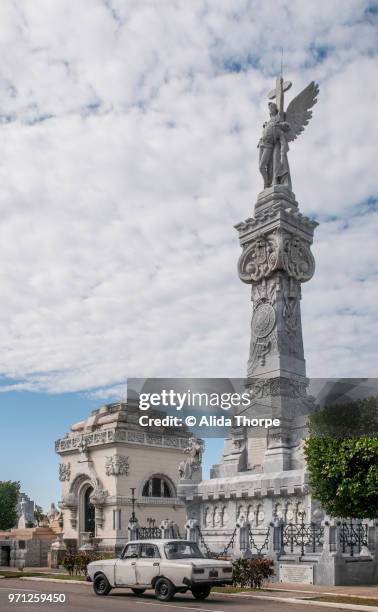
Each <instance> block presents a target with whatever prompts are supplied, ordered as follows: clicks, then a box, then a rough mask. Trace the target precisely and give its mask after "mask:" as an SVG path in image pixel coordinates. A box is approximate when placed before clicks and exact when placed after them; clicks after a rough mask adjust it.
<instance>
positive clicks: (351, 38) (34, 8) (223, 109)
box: [0, 0, 378, 503]
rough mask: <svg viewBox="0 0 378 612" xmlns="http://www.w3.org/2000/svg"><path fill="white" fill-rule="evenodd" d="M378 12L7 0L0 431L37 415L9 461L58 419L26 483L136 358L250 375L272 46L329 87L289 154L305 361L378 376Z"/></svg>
mask: <svg viewBox="0 0 378 612" xmlns="http://www.w3.org/2000/svg"><path fill="white" fill-rule="evenodd" d="M320 7H321V10H320ZM377 15H378V5H377V4H375V3H371V2H367V1H365V0H328V1H327V2H325V1H323V2H321V3H312V2H303V1H302V0H297V1H295V0H274V1H272V0H264V1H263V0H257V1H250V0H233V2H230V1H229V0H212V1H206V0H192V1H191V2H185V1H184V0H164V1H163V2H161V1H150V0H138V1H129V2H127V3H125V2H122V1H117V0H113V1H112V0H104V1H101V0H86V1H85V2H76V3H72V2H70V1H69V0H54V2H53V3H52V2H49V1H47V0H22V1H21V2H17V3H15V2H12V1H10V0H9V1H8V0H3V1H2V2H1V3H0V50H1V57H2V62H1V65H0V131H1V139H0V185H1V189H0V287H1V290H2V291H1V300H0V376H1V384H0V410H2V412H3V415H2V421H1V429H2V432H4V431H5V432H6V435H7V437H8V435H9V436H10V437H12V436H13V439H15V438H17V436H21V435H22V436H25V435H26V432H27V433H28V439H26V438H23V440H24V444H23V445H18V446H17V460H15V459H13V464H14V465H17V470H16V471H17V474H18V473H19V469H18V463H19V464H20V465H21V464H24V465H26V464H27V463H28V459H27V457H28V452H30V448H34V447H35V444H34V446H33V444H32V442H29V443H28V440H30V439H31V438H33V439H34V440H35V441H36V442H37V444H38V446H39V445H40V443H41V441H42V440H43V435H45V434H43V435H42V434H40V433H39V432H40V427H41V428H42V430H43V431H46V436H47V437H49V438H50V437H51V440H50V439H49V442H48V444H46V443H45V445H44V446H43V448H45V455H43V457H44V458H43V459H41V466H42V467H41V470H42V471H41V472H40V474H41V476H42V475H43V480H42V481H41V479H40V481H39V483H36V482H35V480H33V478H32V475H31V472H32V467H28V468H25V470H26V471H25V472H23V473H24V476H23V485H24V488H25V490H27V492H31V493H32V495H34V496H35V497H38V496H39V498H40V499H43V501H44V503H47V502H48V501H49V500H50V497H53V499H54V498H55V499H56V495H57V493H56V491H57V484H56V463H57V460H56V458H55V457H54V454H53V453H52V452H51V448H52V441H53V438H54V436H58V437H59V436H60V435H63V434H64V433H65V432H66V431H67V430H68V428H69V425H70V423H72V421H75V420H80V418H81V417H82V415H83V414H84V415H85V414H86V413H87V412H88V410H89V409H91V408H93V407H96V406H97V405H99V404H101V403H103V402H104V401H108V400H109V401H110V400H112V399H114V398H116V397H118V396H119V395H120V394H121V393H122V392H123V389H124V384H125V380H126V378H127V377H149V376H162V377H173V376H182V377H196V376H199V377H207V376H209V377H210V376H211V377H213V376H220V377H240V376H243V375H244V373H245V370H246V360H247V356H248V348H249V333H250V317H251V303H250V299H249V298H250V295H249V292H250V288H249V287H248V286H246V285H243V284H242V283H241V282H240V280H239V279H238V276H237V272H236V263H237V260H238V257H239V255H240V247H239V245H238V240H237V233H236V231H235V229H234V228H233V226H234V225H235V224H236V223H238V222H239V221H241V220H244V219H246V218H247V217H250V216H251V214H252V212H253V206H254V203H255V201H256V197H257V194H258V193H259V192H260V191H261V189H262V184H261V177H260V175H259V172H258V170H257V155H258V150H257V147H256V145H257V141H258V139H259V136H260V132H261V126H262V123H263V122H264V121H265V120H266V117H267V92H268V91H269V90H270V89H272V87H273V86H274V83H275V78H276V76H277V73H278V71H279V67H280V57H281V48H282V47H283V49H284V76H285V78H286V79H289V80H290V81H292V82H293V87H292V89H291V90H290V91H289V92H288V94H287V101H290V99H291V98H292V97H293V96H295V95H296V94H297V93H299V92H300V91H301V89H303V88H304V87H305V86H306V85H307V84H308V83H309V82H310V81H312V80H315V81H316V82H318V83H319V87H320V93H319V97H318V103H317V104H316V106H315V107H314V112H313V118H312V120H311V122H310V124H309V125H308V126H307V128H306V130H305V132H304V133H303V134H301V136H300V137H299V138H298V139H297V140H296V141H294V142H293V143H291V145H290V152H289V161H290V165H291V172H292V180H293V190H294V192H295V194H296V197H297V200H298V202H299V206H300V209H301V211H302V212H303V213H304V214H306V215H307V216H310V217H312V218H315V219H316V220H317V221H318V222H319V224H320V225H319V227H318V228H317V229H316V232H315V239H314V246H313V253H314V256H315V259H316V272H315V275H314V278H313V279H312V280H311V282H309V283H308V284H305V285H304V286H303V292H302V294H303V299H302V323H303V335H304V345H305V354H306V360H307V371H308V374H309V375H310V376H313V377H353V376H372V377H376V375H377V374H376V372H377V369H376V362H377V361H376V356H377V348H376V347H377V336H376V330H377V308H376V304H377V301H378V295H377V294H378V291H377V282H376V279H377V271H378V263H377V257H376V242H377V240H376V236H377V230H378V210H377V192H378V173H377V171H376V158H377V142H378V122H377V121H376V118H375V115H376V108H377V89H378V85H377V79H376V74H377ZM9 406H11V410H9ZM79 414H80V416H79ZM16 415H18V417H17V418H16ZM46 415H47V417H46ZM76 415H77V417H76ZM45 417H46V418H47V421H48V422H49V423H50V426H49V428H48V429H46V430H44V429H43V428H44V427H45V426H44V425H41V423H42V422H43V421H44V419H45ZM20 422H21V423H22V424H23V427H22V432H21V433H20V431H19V423H20ZM17 424H18V427H17ZM46 427H47V425H46ZM58 429H59V432H58ZM3 435H4V433H3ZM28 444H30V446H29V445H28ZM47 449H48V450H47ZM209 450H210V449H209ZM4 452H5V451H3V450H2V451H0V477H2V475H1V474H2V470H3V469H4V465H7V466H8V468H7V470H6V473H7V475H8V474H9V461H10V460H9V459H7V458H5V459H4V458H3V457H1V453H2V454H3V455H4ZM38 452H40V453H42V450H41V448H39V450H38ZM41 457H42V456H41ZM7 462H8V463H7ZM43 466H44V467H43ZM52 466H54V469H53V467H52ZM50 468H51V469H50ZM10 471H12V470H10ZM26 474H28V475H27V476H26ZM44 476H46V478H44ZM15 477H16V476H15ZM51 479H55V480H54V482H52V481H51V485H49V486H51V492H53V491H54V496H51V495H49V493H50V490H47V484H45V482H46V483H47V482H49V483H50V480H51Z"/></svg>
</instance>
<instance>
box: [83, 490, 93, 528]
mask: <svg viewBox="0 0 378 612" xmlns="http://www.w3.org/2000/svg"><path fill="white" fill-rule="evenodd" d="M92 493H93V487H88V488H87V489H86V490H85V493H84V531H86V532H87V533H89V532H90V533H92V534H93V535H95V507H94V505H93V504H92V502H91V500H90V496H91V495H92Z"/></svg>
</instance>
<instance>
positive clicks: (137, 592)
mask: <svg viewBox="0 0 378 612" xmlns="http://www.w3.org/2000/svg"><path fill="white" fill-rule="evenodd" d="M131 590H132V592H133V593H134V595H143V593H144V591H145V590H146V589H131Z"/></svg>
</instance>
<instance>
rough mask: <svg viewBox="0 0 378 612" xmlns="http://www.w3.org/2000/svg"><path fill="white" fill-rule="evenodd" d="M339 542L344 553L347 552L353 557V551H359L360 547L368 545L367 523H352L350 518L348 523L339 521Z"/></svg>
mask: <svg viewBox="0 0 378 612" xmlns="http://www.w3.org/2000/svg"><path fill="white" fill-rule="evenodd" d="M340 544H341V550H342V552H343V553H344V554H349V555H350V556H351V557H354V555H355V553H357V554H358V553H360V552H361V548H362V547H363V546H367V545H368V526H367V524H365V525H364V524H363V523H353V520H352V519H350V521H349V523H347V522H343V523H341V524H340Z"/></svg>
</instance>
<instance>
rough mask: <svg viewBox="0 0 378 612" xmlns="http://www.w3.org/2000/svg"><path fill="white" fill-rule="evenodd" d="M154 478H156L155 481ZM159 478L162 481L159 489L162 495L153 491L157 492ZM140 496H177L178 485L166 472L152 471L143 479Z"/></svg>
mask: <svg viewBox="0 0 378 612" xmlns="http://www.w3.org/2000/svg"><path fill="white" fill-rule="evenodd" d="M153 479H155V482H154V481H153ZM157 480H159V481H160V482H161V484H160V490H159V492H160V495H153V494H152V493H154V492H157V491H156V487H159V485H158V484H157V482H156V481H157ZM146 493H147V494H146ZM165 493H166V494H165ZM139 497H165V498H170V497H172V498H173V497H177V494H176V487H175V485H174V483H173V481H172V480H171V479H170V478H169V476H167V475H166V474H162V473H160V472H159V473H157V472H152V473H150V474H149V475H148V476H147V477H146V478H144V479H143V481H142V484H141V486H140V489H139Z"/></svg>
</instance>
